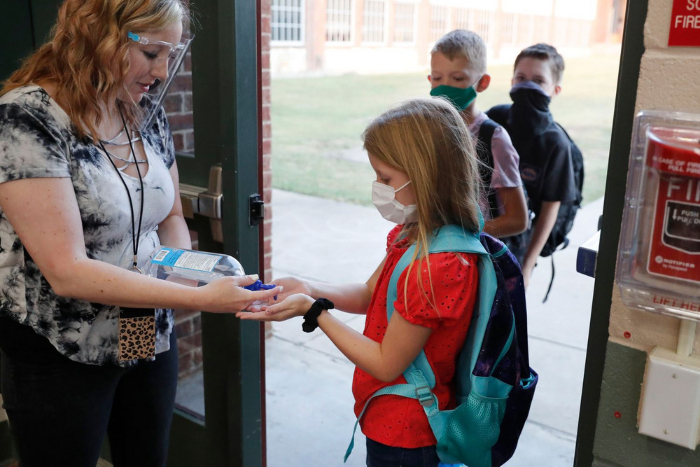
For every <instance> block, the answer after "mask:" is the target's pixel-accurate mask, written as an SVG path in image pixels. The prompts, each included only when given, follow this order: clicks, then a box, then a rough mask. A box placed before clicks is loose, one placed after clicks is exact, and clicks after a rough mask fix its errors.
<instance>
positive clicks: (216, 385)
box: [168, 0, 265, 467]
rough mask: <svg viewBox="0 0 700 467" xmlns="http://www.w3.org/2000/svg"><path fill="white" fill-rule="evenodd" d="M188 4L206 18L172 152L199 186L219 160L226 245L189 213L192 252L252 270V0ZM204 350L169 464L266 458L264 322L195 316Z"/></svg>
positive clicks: (255, 231)
mask: <svg viewBox="0 0 700 467" xmlns="http://www.w3.org/2000/svg"><path fill="white" fill-rule="evenodd" d="M195 7H196V11H195V13H196V17H197V18H199V21H201V22H202V23H204V27H202V28H199V29H198V30H196V31H195V33H196V39H195V41H193V53H192V68H193V75H192V76H193V106H194V121H195V125H194V130H195V142H196V143H195V144H196V149H195V152H196V156H195V158H192V157H191V156H187V155H178V158H177V163H178V168H179V172H180V179H181V182H183V183H187V184H191V185H198V186H203V187H205V186H207V181H208V171H209V167H210V166H211V165H214V164H217V163H218V164H221V166H222V169H223V181H224V183H223V196H224V202H223V203H222V211H223V219H222V225H223V231H224V243H223V245H221V244H217V243H215V242H213V240H212V239H211V236H210V234H209V235H207V234H206V232H207V231H208V227H207V225H206V224H208V221H207V220H206V219H204V218H197V219H196V220H195V222H194V225H193V227H195V228H196V229H197V230H198V232H199V233H200V235H199V249H201V250H205V251H223V252H224V253H226V254H228V255H231V256H233V257H235V258H236V259H238V260H239V261H240V262H241V264H242V265H243V267H244V269H245V270H246V271H247V272H248V273H256V272H258V271H261V268H262V267H263V265H264V262H263V260H262V259H261V258H262V257H263V255H264V251H262V250H263V248H262V243H263V242H262V238H263V232H262V230H263V228H262V224H261V225H258V226H250V225H249V222H248V212H249V206H248V199H249V196H250V195H252V194H254V193H260V192H261V187H262V175H261V170H260V169H261V168H262V163H261V157H262V152H261V149H262V145H261V142H262V138H261V116H262V113H261V103H260V98H261V86H260V74H261V73H260V63H261V61H260V59H259V54H260V51H259V44H260V29H259V23H260V9H259V8H260V2H259V0H256V1H248V0H238V1H235V0H213V1H209V2H204V3H198V4H196V5H195ZM253 155H254V157H251V156H253ZM185 174H186V175H185ZM183 175H185V176H183ZM185 179H186V180H185ZM203 224H204V225H203ZM202 232H204V233H205V235H202ZM222 246H223V248H222ZM202 351H203V358H204V391H205V412H206V416H205V424H204V426H202V425H201V422H199V421H198V420H196V419H194V418H193V417H191V416H188V415H187V414H184V413H181V412H179V411H176V414H175V416H174V419H173V428H172V430H171V441H170V443H171V449H170V456H169V462H168V465H170V466H173V467H176V466H180V465H182V466H191V465H216V466H246V467H248V466H263V465H265V424H264V420H265V418H264V404H265V388H264V326H263V325H262V324H260V323H257V322H250V321H245V322H244V321H241V320H239V319H238V318H236V317H235V316H233V315H230V314H226V315H223V314H211V313H203V314H202Z"/></svg>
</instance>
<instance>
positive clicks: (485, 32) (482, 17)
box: [471, 10, 495, 44]
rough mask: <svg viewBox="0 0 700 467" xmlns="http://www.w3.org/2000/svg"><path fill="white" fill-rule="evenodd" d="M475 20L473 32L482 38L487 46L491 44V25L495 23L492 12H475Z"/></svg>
mask: <svg viewBox="0 0 700 467" xmlns="http://www.w3.org/2000/svg"><path fill="white" fill-rule="evenodd" d="M473 14H474V19H473V26H472V28H471V30H472V31H474V32H475V33H477V34H478V35H480V36H481V38H482V39H483V40H484V42H486V43H487V44H488V43H489V42H491V25H492V24H494V23H495V18H494V15H493V14H492V12H490V11H488V10H473Z"/></svg>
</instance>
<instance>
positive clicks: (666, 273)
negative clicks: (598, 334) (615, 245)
mask: <svg viewBox="0 0 700 467" xmlns="http://www.w3.org/2000/svg"><path fill="white" fill-rule="evenodd" d="M617 282H618V285H619V287H620V293H621V296H622V300H623V302H624V303H625V305H627V306H629V307H633V308H638V309H642V310H647V311H655V312H660V313H664V314H671V315H674V316H679V317H683V318H690V319H695V320H698V321H700V294H699V293H698V290H700V115H691V114H682V113H677V112H641V113H640V114H639V115H637V117H636V118H635V129H634V136H633V146H632V154H631V161H630V171H629V176H628V180H627V194H626V203H625V213H624V217H623V224H622V236H621V239H620V250H619V253H618V264H617Z"/></svg>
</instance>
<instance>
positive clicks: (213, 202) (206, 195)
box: [180, 165, 224, 243]
mask: <svg viewBox="0 0 700 467" xmlns="http://www.w3.org/2000/svg"><path fill="white" fill-rule="evenodd" d="M222 173H223V169H222V167H221V165H214V166H212V168H211V169H210V170H209V187H208V188H202V187H199V186H194V185H187V184H186V183H181V184H180V200H181V201H182V214H183V216H184V217H185V218H186V219H194V216H195V214H198V215H200V216H205V217H208V218H209V223H210V224H211V236H212V239H213V240H214V241H216V242H220V243H223V242H224V231H223V228H222V225H221V217H222V211H221V204H222V203H223V200H224V195H223V194H222V188H223V180H222Z"/></svg>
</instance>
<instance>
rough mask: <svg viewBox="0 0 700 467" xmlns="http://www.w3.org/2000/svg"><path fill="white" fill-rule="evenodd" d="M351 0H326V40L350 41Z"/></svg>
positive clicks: (335, 41)
mask: <svg viewBox="0 0 700 467" xmlns="http://www.w3.org/2000/svg"><path fill="white" fill-rule="evenodd" d="M352 13H353V1H352V0H328V4H327V5H326V41H327V42H333V43H348V42H352V23H353V21H352Z"/></svg>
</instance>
